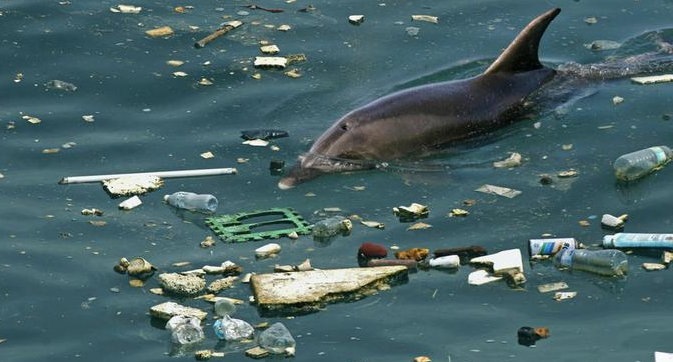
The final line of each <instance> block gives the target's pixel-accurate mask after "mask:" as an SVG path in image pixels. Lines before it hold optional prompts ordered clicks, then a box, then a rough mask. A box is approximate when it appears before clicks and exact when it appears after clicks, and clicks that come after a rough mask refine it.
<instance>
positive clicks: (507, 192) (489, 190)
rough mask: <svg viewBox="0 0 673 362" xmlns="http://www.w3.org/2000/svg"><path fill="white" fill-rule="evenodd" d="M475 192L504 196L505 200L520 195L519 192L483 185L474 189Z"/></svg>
mask: <svg viewBox="0 0 673 362" xmlns="http://www.w3.org/2000/svg"><path fill="white" fill-rule="evenodd" d="M475 191H477V192H483V193H485V194H490V195H498V196H504V197H507V198H510V199H512V198H514V197H517V196H519V195H520V194H521V191H519V190H514V189H510V188H507V187H500V186H493V185H488V184H487V185H483V186H481V187H480V188H478V189H476V190H475Z"/></svg>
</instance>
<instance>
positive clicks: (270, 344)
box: [258, 323, 297, 356]
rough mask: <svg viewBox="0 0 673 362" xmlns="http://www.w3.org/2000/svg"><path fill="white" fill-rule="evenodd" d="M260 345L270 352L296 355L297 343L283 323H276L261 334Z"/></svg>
mask: <svg viewBox="0 0 673 362" xmlns="http://www.w3.org/2000/svg"><path fill="white" fill-rule="evenodd" d="M258 342H259V345H260V346H261V347H262V348H264V349H265V350H267V351H269V352H270V353H274V354H287V355H290V356H294V352H295V347H296V345H297V343H296V342H295V341H294V338H292V335H291V334H290V331H288V330H287V328H285V326H284V325H283V323H274V324H273V325H271V327H269V328H268V329H267V330H265V331H264V332H262V333H261V334H260V335H259V340H258Z"/></svg>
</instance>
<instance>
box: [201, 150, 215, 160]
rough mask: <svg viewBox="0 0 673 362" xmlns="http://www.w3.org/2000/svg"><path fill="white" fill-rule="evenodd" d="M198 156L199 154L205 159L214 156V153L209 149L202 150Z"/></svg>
mask: <svg viewBox="0 0 673 362" xmlns="http://www.w3.org/2000/svg"><path fill="white" fill-rule="evenodd" d="M199 156H201V157H202V158H205V159H206V160H207V159H210V158H213V157H215V155H214V154H213V153H212V152H210V151H207V152H204V153H202V154H200V155H199Z"/></svg>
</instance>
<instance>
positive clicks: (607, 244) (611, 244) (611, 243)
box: [603, 235, 615, 248]
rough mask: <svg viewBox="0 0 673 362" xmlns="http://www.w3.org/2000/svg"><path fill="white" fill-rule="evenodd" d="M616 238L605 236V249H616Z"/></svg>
mask: <svg viewBox="0 0 673 362" xmlns="http://www.w3.org/2000/svg"><path fill="white" fill-rule="evenodd" d="M614 241H615V236H614V235H605V236H604V237H603V247H604V248H612V247H614Z"/></svg>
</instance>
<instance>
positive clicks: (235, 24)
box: [194, 20, 243, 48]
mask: <svg viewBox="0 0 673 362" xmlns="http://www.w3.org/2000/svg"><path fill="white" fill-rule="evenodd" d="M241 25H243V22H241V21H238V20H234V21H230V22H227V23H224V25H223V26H222V27H221V28H219V29H217V30H216V31H215V32H214V33H212V34H210V35H208V36H207V37H205V38H203V39H201V40H199V41H197V42H196V43H194V46H195V47H196V48H203V47H205V46H206V44H208V43H210V42H211V41H213V40H215V39H217V38H219V37H221V36H222V35H224V34H226V33H228V32H229V31H231V30H234V29H236V28H238V27H239V26H241Z"/></svg>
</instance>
